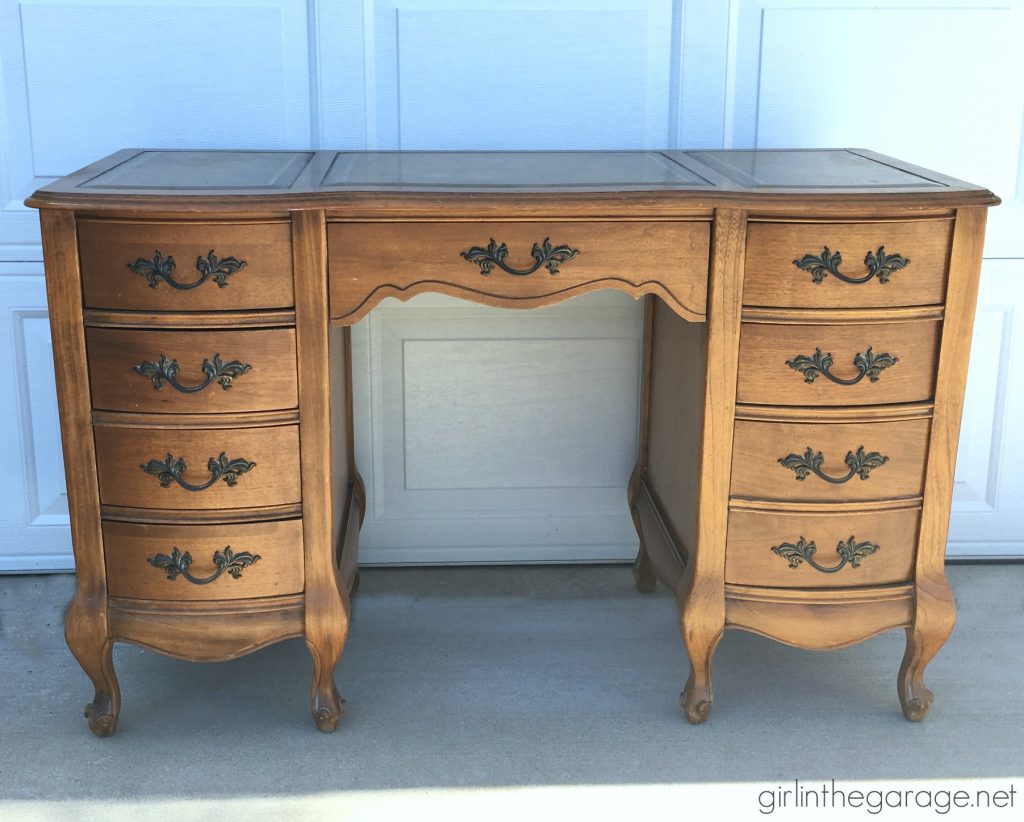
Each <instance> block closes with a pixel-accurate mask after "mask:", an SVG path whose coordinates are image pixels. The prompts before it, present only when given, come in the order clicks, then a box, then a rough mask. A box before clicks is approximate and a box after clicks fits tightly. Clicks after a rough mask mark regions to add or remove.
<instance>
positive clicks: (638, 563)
mask: <svg viewBox="0 0 1024 822" xmlns="http://www.w3.org/2000/svg"><path fill="white" fill-rule="evenodd" d="M633 520H634V522H635V521H636V514H634V515H633ZM637 530H638V531H639V525H638V526H637ZM633 580H634V582H635V583H636V589H637V590H638V591H639V592H640V593H641V594H650V593H653V592H654V590H655V589H656V588H657V587H658V577H657V576H656V575H655V573H654V566H653V565H651V558H650V557H649V556H647V549H646V548H645V547H644V538H643V537H640V550H638V551H637V553H636V559H635V560H633Z"/></svg>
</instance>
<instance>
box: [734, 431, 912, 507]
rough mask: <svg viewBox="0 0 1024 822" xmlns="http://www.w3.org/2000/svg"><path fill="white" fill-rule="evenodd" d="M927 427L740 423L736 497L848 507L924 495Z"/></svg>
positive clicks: (735, 464) (736, 451)
mask: <svg viewBox="0 0 1024 822" xmlns="http://www.w3.org/2000/svg"><path fill="white" fill-rule="evenodd" d="M928 431H929V421H928V420H926V419H921V420H902V421H899V422H872V421H867V422H862V423H827V424H826V423H818V422H814V423H788V422H755V421H753V420H737V421H736V429H735V435H734V439H733V461H732V489H731V493H732V495H733V496H734V497H740V498H744V499H760V500H780V501H785V500H790V501H799V500H806V501H808V502H843V501H859V500H884V499H893V498H898V497H912V496H917V495H919V494H921V493H922V492H923V490H924V466H925V454H926V453H927V449H928Z"/></svg>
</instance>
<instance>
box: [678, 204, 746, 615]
mask: <svg viewBox="0 0 1024 822" xmlns="http://www.w3.org/2000/svg"><path fill="white" fill-rule="evenodd" d="M745 232H746V212H745V211H742V210H739V209H729V208H720V209H716V210H715V223H714V231H713V234H712V249H711V271H710V275H709V278H708V305H707V324H706V327H707V331H706V334H707V337H706V340H707V342H706V345H707V358H706V361H705V375H704V388H705V392H704V419H703V423H702V432H701V470H700V485H699V491H698V493H697V544H696V545H695V546H694V550H693V552H692V554H691V555H690V557H689V561H688V563H687V569H686V574H685V576H684V577H683V579H682V580H681V581H680V587H679V588H677V593H676V597H677V600H678V601H679V602H680V604H681V605H682V604H684V603H685V614H688V615H690V620H686V621H689V622H692V621H694V619H695V618H696V619H699V620H700V621H701V622H703V623H704V624H705V626H707V627H705V629H704V630H710V626H712V625H714V626H718V628H717V631H716V633H718V634H720V633H721V630H722V628H723V627H724V624H725V538H726V528H727V525H728V520H729V482H730V478H731V475H732V440H733V426H734V418H735V413H736V375H737V372H738V365H739V342H740V317H741V314H742V302H743V255H744V250H745V246H746V234H745ZM693 627H694V628H695V629H696V626H693ZM689 630H690V626H687V625H684V634H685V633H687V632H688V631H689Z"/></svg>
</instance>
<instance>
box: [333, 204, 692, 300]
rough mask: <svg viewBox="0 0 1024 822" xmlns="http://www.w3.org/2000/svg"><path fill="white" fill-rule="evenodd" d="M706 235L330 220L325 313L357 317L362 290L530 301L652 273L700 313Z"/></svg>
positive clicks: (664, 225) (629, 225) (641, 225)
mask: <svg viewBox="0 0 1024 822" xmlns="http://www.w3.org/2000/svg"><path fill="white" fill-rule="evenodd" d="M710 237H711V229H710V224H709V223H707V222H641V221H638V222H607V223H602V222H523V223H488V222H477V223H455V222H452V223H330V224H329V225H328V226H327V249H328V258H329V265H330V269H331V316H332V317H334V318H342V317H347V316H350V315H352V316H360V315H361V314H362V313H365V311H366V310H367V305H368V303H367V295H372V299H376V298H377V297H380V296H396V295H401V294H402V293H403V292H407V291H412V292H416V291H441V292H443V293H446V294H452V295H455V296H460V295H468V294H478V295H489V296H491V297H495V298H498V299H511V300H515V299H521V300H530V299H539V298H544V297H550V296H552V295H559V294H566V295H568V294H570V293H572V292H573V291H574V290H575V289H577V288H579V287H581V286H584V285H586V284H587V283H590V282H593V281H602V280H603V281H604V285H597V286H596V287H598V288H601V287H604V288H615V287H622V286H626V287H630V288H640V287H641V286H643V285H644V284H646V283H649V282H650V281H651V280H658V281H659V282H662V283H664V284H665V285H666V287H667V289H668V291H667V292H665V291H663V290H660V291H659V293H661V294H663V296H665V297H666V299H669V300H674V301H675V302H676V303H677V304H679V305H680V306H683V307H684V308H686V309H688V310H689V311H691V312H693V313H695V314H699V315H701V316H703V314H704V313H705V309H706V304H707V277H708V254H709V244H710ZM382 282H383V283H384V286H383V287H380V288H378V286H380V285H381V283H382ZM442 283H443V285H442ZM439 286H440V287H439Z"/></svg>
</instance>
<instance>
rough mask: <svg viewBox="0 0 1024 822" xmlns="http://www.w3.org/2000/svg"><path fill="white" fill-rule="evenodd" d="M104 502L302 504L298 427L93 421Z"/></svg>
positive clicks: (182, 506)
mask: <svg viewBox="0 0 1024 822" xmlns="http://www.w3.org/2000/svg"><path fill="white" fill-rule="evenodd" d="M94 431H95V436H96V461H97V468H98V471H99V482H100V502H102V503H104V504H105V505H117V506H125V507H131V508H159V509H177V510H180V511H183V512H187V511H189V510H210V509H220V508H229V509H230V508H255V507H260V506H271V505H287V504H294V503H297V502H299V500H300V499H301V497H300V490H299V489H300V483H299V427H298V426H297V425H280V426H266V427H259V428H233V429H232V428H213V429H204V428H200V429H193V428H189V429H178V428H127V427H120V426H114V425H96V426H94Z"/></svg>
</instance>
